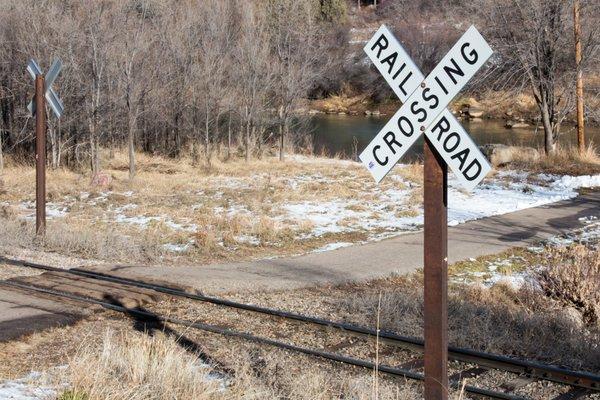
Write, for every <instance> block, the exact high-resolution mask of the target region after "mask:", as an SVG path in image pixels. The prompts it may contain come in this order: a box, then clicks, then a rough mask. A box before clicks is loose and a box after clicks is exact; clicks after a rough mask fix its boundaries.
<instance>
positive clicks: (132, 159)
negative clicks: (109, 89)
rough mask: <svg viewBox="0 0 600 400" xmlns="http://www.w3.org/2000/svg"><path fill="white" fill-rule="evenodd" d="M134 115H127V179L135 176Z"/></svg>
mask: <svg viewBox="0 0 600 400" xmlns="http://www.w3.org/2000/svg"><path fill="white" fill-rule="evenodd" d="M135 125H136V120H135V117H131V116H130V117H129V137H128V148H129V179H130V180H133V178H135Z"/></svg>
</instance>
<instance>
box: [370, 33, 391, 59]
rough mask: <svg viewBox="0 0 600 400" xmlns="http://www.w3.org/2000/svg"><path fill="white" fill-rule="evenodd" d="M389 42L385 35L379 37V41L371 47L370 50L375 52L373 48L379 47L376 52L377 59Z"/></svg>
mask: <svg viewBox="0 0 600 400" xmlns="http://www.w3.org/2000/svg"><path fill="white" fill-rule="evenodd" d="M389 44H390V42H389V41H388V40H387V38H386V37H385V35H383V34H382V35H381V36H379V39H377V41H376V42H375V44H374V45H373V46H372V47H371V50H375V47H379V49H378V50H377V58H379V57H380V56H381V52H382V51H383V50H385V49H387V47H388V46H389Z"/></svg>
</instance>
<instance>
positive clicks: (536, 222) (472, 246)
mask: <svg viewBox="0 0 600 400" xmlns="http://www.w3.org/2000/svg"><path fill="white" fill-rule="evenodd" d="M591 215H595V216H598V217H600V192H591V193H588V194H584V195H581V196H579V197H577V198H575V199H572V200H566V201H561V202H558V203H553V204H551V205H547V206H542V207H536V208H530V209H527V210H523V211H517V212H514V213H510V214H505V215H501V216H496V217H490V218H485V219H482V220H478V221H471V222H467V223H465V224H461V225H458V226H455V227H451V228H449V230H448V238H449V242H448V253H449V254H448V255H449V262H450V263H453V262H456V261H460V260H465V259H468V258H470V257H478V256H481V255H485V254H493V253H498V252H500V251H503V250H506V249H509V248H511V247H516V246H527V245H531V244H533V243H536V242H538V241H540V240H543V239H547V238H549V237H551V236H555V235H559V234H562V233H565V232H566V231H568V230H571V229H574V228H577V227H580V226H582V223H581V222H580V221H579V218H581V217H586V216H591ZM422 266H423V233H422V232H418V233H411V234H405V235H401V236H397V237H395V238H393V239H388V240H383V241H381V242H376V243H369V244H364V245H360V246H351V247H346V248H342V249H338V250H334V251H328V252H322V253H311V254H307V255H303V256H298V257H290V258H279V259H268V260H257V261H249V262H241V263H230V264H214V265H208V266H203V267H191V266H172V267H165V266H144V267H135V266H118V267H101V268H99V267H97V268H95V269H100V270H101V271H103V272H110V273H113V274H118V275H123V276H128V277H137V278H153V279H157V280H162V281H168V282H173V283H177V284H185V285H188V286H192V287H195V288H197V289H199V290H201V291H203V292H205V293H223V292H229V291H242V290H243V291H258V290H279V289H292V288H299V287H304V286H310V285H320V284H335V283H344V282H350V281H359V280H367V279H372V278H379V277H385V276H389V275H391V274H394V273H397V274H402V273H407V272H411V271H414V270H415V269H418V268H421V267H422Z"/></svg>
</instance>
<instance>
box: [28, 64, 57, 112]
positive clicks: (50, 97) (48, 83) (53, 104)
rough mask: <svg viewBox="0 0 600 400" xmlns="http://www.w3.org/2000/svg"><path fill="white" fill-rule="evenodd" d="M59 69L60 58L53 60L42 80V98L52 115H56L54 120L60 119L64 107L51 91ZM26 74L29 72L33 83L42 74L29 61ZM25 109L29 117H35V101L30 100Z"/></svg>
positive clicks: (38, 67) (36, 65) (39, 69)
mask: <svg viewBox="0 0 600 400" xmlns="http://www.w3.org/2000/svg"><path fill="white" fill-rule="evenodd" d="M61 69H62V61H61V60H60V58H55V59H54V62H52V65H51V66H50V69H49V70H48V74H46V77H45V80H44V89H45V96H44V97H46V101H47V102H48V105H49V106H50V108H51V109H52V111H53V112H54V115H56V118H60V117H61V116H62V115H63V113H64V111H65V107H64V106H63V103H62V101H60V98H59V97H58V95H57V94H56V92H55V91H54V89H52V84H53V83H54V81H55V80H56V77H57V76H58V74H59V72H60V70H61ZM27 72H29V75H31V77H32V78H33V80H34V81H35V78H36V76H38V75H41V74H42V69H41V68H40V66H39V65H38V63H37V62H35V60H30V61H29V64H27ZM27 109H28V110H29V112H30V113H31V115H35V101H33V100H31V101H30V102H29V105H28V106H27Z"/></svg>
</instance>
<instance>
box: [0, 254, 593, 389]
mask: <svg viewBox="0 0 600 400" xmlns="http://www.w3.org/2000/svg"><path fill="white" fill-rule="evenodd" d="M0 261H3V262H7V263H12V264H17V265H22V266H25V267H30V268H34V269H40V270H45V271H52V272H59V273H69V274H73V275H77V276H82V277H86V278H90V279H96V280H103V281H106V282H112V283H118V284H123V285H128V286H136V287H139V288H144V289H149V290H153V291H155V292H159V293H164V294H168V295H171V296H176V297H182V298H187V299H190V300H196V301H203V302H207V303H211V304H215V305H219V306H225V307H231V308H235V309H240V310H245V311H251V312H256V313H260V314H265V315H269V316H274V317H278V318H283V319H288V320H293V321H299V322H303V323H311V324H314V325H318V326H322V327H325V328H331V329H336V330H341V331H344V332H347V333H349V334H352V335H357V336H364V337H368V338H375V337H377V336H378V337H379V341H380V342H382V343H386V344H388V345H393V346H397V347H402V348H406V349H410V350H417V351H421V352H422V351H423V349H424V342H423V340H422V339H418V338H413V337H408V336H401V335H398V334H396V333H394V332H390V331H385V330H380V331H379V333H377V331H376V330H374V329H370V328H366V327H363V326H359V325H354V324H348V323H344V322H336V321H331V320H327V319H323V318H317V317H312V316H307V315H302V314H296V313H292V312H287V311H282V310H276V309H272V308H266V307H260V306H255V305H251V304H245V303H239V302H235V301H231V300H226V299H222V298H218V297H212V296H206V295H202V294H195V293H188V292H186V291H184V290H181V289H177V288H173V287H169V286H164V285H158V284H152V283H147V282H143V281H139V280H136V279H130V278H125V277H119V276H115V275H110V274H105V273H102V272H93V271H86V270H84V269H80V268H72V269H62V268H56V267H51V266H47V265H42V264H36V263H30V262H27V261H21V260H11V259H6V258H3V257H0ZM448 357H449V358H450V359H453V360H456V361H461V362H466V363H473V364H477V365H480V366H484V367H488V368H492V369H498V370H503V371H507V372H512V373H515V374H520V375H526V376H528V377H531V378H535V379H541V380H546V381H552V382H555V383H560V384H563V385H569V386H575V387H580V388H584V389H592V390H594V391H600V376H598V375H594V374H591V373H588V372H582V371H572V370H568V369H565V368H560V367H556V366H552V365H546V364H542V363H537V362H533V361H522V360H516V359H513V358H510V357H506V356H502V355H497V354H490V353H485V352H481V351H476V350H470V349H464V348H460V347H454V346H448Z"/></svg>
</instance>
